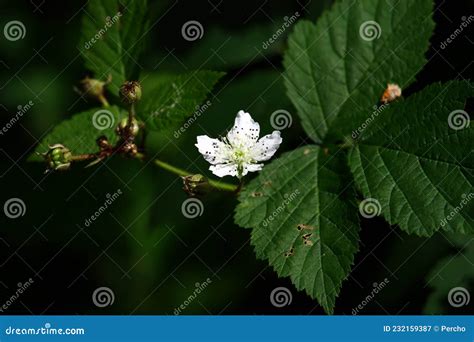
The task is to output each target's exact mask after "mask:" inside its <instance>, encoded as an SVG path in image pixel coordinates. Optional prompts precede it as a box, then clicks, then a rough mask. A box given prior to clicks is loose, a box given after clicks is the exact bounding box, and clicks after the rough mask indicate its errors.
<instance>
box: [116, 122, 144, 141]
mask: <svg viewBox="0 0 474 342" xmlns="http://www.w3.org/2000/svg"><path fill="white" fill-rule="evenodd" d="M139 131H140V126H139V124H138V120H137V119H135V118H134V119H133V120H132V124H131V125H130V126H129V125H128V118H123V119H122V120H121V121H120V122H119V124H118V125H117V128H116V132H117V134H118V135H119V136H121V137H123V136H125V135H131V136H133V137H136V136H137V134H138V132H139Z"/></svg>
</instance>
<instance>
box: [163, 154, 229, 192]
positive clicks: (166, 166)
mask: <svg viewBox="0 0 474 342" xmlns="http://www.w3.org/2000/svg"><path fill="white" fill-rule="evenodd" d="M154 163H155V165H157V166H159V167H161V168H162V169H164V170H166V171H169V172H171V173H174V174H177V175H178V176H181V177H186V176H190V175H191V173H189V172H188V171H185V170H183V169H180V168H178V167H176V166H173V165H171V164H168V163H166V162H164V161H161V160H159V159H155V160H154ZM208 181H209V185H211V186H212V187H213V188H215V189H217V190H221V191H231V192H236V191H237V190H238V187H237V186H236V185H234V184H229V183H224V182H221V181H218V180H213V179H209V180H208Z"/></svg>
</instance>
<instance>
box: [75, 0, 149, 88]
mask: <svg viewBox="0 0 474 342" xmlns="http://www.w3.org/2000/svg"><path fill="white" fill-rule="evenodd" d="M146 8H147V1H146V0H138V1H131V0H126V1H119V0H95V1H89V3H88V5H87V7H86V9H85V11H86V13H85V15H84V17H83V21H82V35H81V44H80V45H79V51H81V54H82V56H83V57H84V60H85V65H86V68H88V69H89V70H91V71H93V72H94V78H96V79H100V80H105V79H107V77H108V76H109V75H110V76H111V77H112V83H111V84H110V89H111V91H112V92H113V93H114V94H116V95H117V94H118V91H119V88H120V86H121V85H122V83H123V82H124V81H125V80H126V79H127V78H128V77H130V76H131V74H132V70H133V69H134V67H135V66H136V64H137V60H138V58H139V54H140V52H141V50H142V48H143V43H144V36H145V33H146V30H147V27H148V21H147V20H146V18H145V14H146Z"/></svg>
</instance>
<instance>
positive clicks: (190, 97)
mask: <svg viewBox="0 0 474 342" xmlns="http://www.w3.org/2000/svg"><path fill="white" fill-rule="evenodd" d="M223 75H224V73H222V72H216V71H206V70H201V71H195V72H191V73H189V74H182V75H166V74H151V75H147V76H146V77H145V78H144V80H143V82H142V85H143V96H142V99H143V100H142V101H140V102H139V106H138V115H139V117H140V118H141V119H142V120H143V121H145V122H146V123H147V127H148V128H150V129H152V130H161V129H164V128H168V127H174V126H177V125H180V124H182V123H183V120H184V119H185V118H187V117H189V116H191V115H192V114H193V113H194V112H195V111H196V110H198V109H199V105H200V104H201V103H202V102H203V101H204V100H205V99H206V96H207V94H209V93H210V92H211V90H212V88H213V86H214V85H215V84H216V83H217V81H218V80H219V79H220V78H221V77H222V76H223Z"/></svg>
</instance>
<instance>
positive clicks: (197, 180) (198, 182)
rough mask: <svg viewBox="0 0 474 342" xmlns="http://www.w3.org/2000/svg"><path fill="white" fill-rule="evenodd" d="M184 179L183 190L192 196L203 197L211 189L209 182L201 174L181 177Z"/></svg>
mask: <svg viewBox="0 0 474 342" xmlns="http://www.w3.org/2000/svg"><path fill="white" fill-rule="evenodd" d="M181 178H182V179H183V190H184V191H186V192H187V193H188V194H189V195H190V196H197V195H202V194H204V193H205V192H206V190H207V189H208V188H209V182H208V180H207V178H206V177H204V176H203V175H201V174H196V175H189V176H184V177H181Z"/></svg>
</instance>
